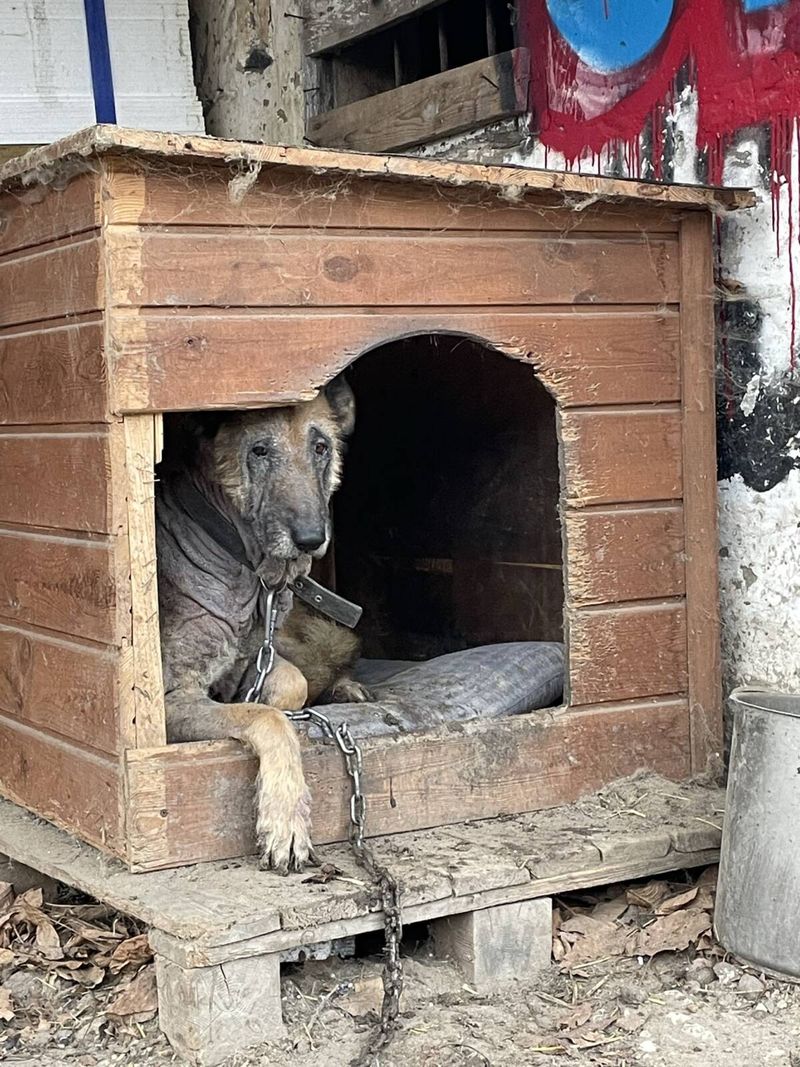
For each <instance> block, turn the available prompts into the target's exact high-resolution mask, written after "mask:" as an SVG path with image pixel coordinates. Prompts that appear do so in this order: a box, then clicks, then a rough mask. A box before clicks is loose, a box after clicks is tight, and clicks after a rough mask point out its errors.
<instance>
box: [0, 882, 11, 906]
mask: <svg viewBox="0 0 800 1067" xmlns="http://www.w3.org/2000/svg"><path fill="white" fill-rule="evenodd" d="M13 903H14V887H13V885H12V884H11V882H0V912H5V911H7V910H8V909H9V908H10V907H11V905H12V904H13Z"/></svg>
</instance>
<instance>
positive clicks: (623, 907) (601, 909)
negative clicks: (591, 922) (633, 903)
mask: <svg viewBox="0 0 800 1067" xmlns="http://www.w3.org/2000/svg"><path fill="white" fill-rule="evenodd" d="M628 906H629V902H628V897H627V895H626V894H625V893H620V894H619V896H617V897H614V898H613V899H612V900H601V901H600V903H599V904H596V905H595V906H594V908H593V909H592V917H593V918H595V919H605V920H606V921H607V922H614V920H615V919H618V918H619V917H620V915H622V914H623V913H624V912H625V911H627V909H628Z"/></svg>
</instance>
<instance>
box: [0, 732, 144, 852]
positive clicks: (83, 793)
mask: <svg viewBox="0 0 800 1067" xmlns="http://www.w3.org/2000/svg"><path fill="white" fill-rule="evenodd" d="M120 786H121V782H120V773H119V765H118V764H117V763H116V762H114V761H112V760H108V759H104V758H101V757H100V756H93V755H90V754H89V753H87V752H84V751H82V750H81V749H79V748H75V747H74V746H73V745H69V744H67V743H66V742H64V741H59V740H57V739H56V738H51V737H45V736H44V735H42V734H40V733H37V732H36V731H34V730H31V729H30V728H28V727H27V726H24V725H22V724H20V723H15V722H13V721H12V720H11V719H6V718H4V717H2V716H0V795H2V796H4V797H7V798H8V799H9V800H13V801H14V802H15V803H17V804H21V805H22V806H23V807H25V808H28V809H29V810H30V811H34V812H36V814H37V815H41V816H42V817H43V818H45V819H47V820H49V821H50V822H52V823H55V824H56V826H60V827H62V828H63V829H65V830H70V831H75V832H77V833H78V835H79V836H80V837H82V838H83V839H84V840H85V841H89V842H90V843H91V844H93V845H96V846H97V847H98V848H102V849H104V850H105V851H108V852H113V853H115V854H117V855H124V848H125V845H124V839H123V827H122V819H121V807H120V806H121V802H122V796H121V788H120Z"/></svg>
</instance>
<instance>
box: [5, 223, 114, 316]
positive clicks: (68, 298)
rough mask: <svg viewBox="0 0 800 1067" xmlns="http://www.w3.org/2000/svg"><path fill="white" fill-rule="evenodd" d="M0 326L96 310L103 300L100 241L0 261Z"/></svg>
mask: <svg viewBox="0 0 800 1067" xmlns="http://www.w3.org/2000/svg"><path fill="white" fill-rule="evenodd" d="M0 292H1V293H2V294H3V300H2V301H0V326H11V325H13V324H14V323H23V322H39V321H41V320H43V319H56V318H61V317H63V316H64V315H80V314H83V313H84V312H87V311H97V310H98V309H99V308H101V307H102V305H103V300H102V295H101V293H102V275H101V272H100V242H99V239H98V238H96V237H89V238H85V237H84V238H77V239H76V240H74V241H70V242H68V243H67V244H63V245H57V246H56V247H54V248H50V249H46V250H44V251H41V252H33V253H31V254H30V255H25V256H14V257H13V258H7V259H4V260H2V261H0Z"/></svg>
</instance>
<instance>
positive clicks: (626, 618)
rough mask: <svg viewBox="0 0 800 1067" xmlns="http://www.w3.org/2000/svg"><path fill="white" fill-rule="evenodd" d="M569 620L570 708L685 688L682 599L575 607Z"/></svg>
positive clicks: (655, 694)
mask: <svg viewBox="0 0 800 1067" xmlns="http://www.w3.org/2000/svg"><path fill="white" fill-rule="evenodd" d="M568 619H569V637H568V642H569V680H570V684H569V688H570V705H571V706H576V705H583V704H596V703H599V702H601V701H604V700H608V701H612V700H631V699H634V698H636V697H647V696H659V695H662V694H670V693H683V692H685V691H686V681H687V674H686V606H685V604H684V602H683V601H676V602H667V603H664V604H661V605H658V604H655V605H654V604H646V605H645V604H642V605H637V606H635V607H627V606H626V607H620V608H608V609H605V608H604V609H600V610H598V609H586V608H573V609H571V610H569V611H568ZM611 777H613V775H612V776H611Z"/></svg>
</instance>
